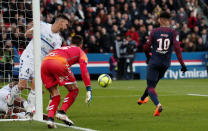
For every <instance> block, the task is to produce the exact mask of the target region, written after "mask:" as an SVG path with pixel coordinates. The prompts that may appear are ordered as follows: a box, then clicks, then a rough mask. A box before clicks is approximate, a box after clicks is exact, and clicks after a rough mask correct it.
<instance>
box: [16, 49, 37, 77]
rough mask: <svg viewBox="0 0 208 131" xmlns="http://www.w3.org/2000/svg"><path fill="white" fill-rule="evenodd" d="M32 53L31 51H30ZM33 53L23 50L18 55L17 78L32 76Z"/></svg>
mask: <svg viewBox="0 0 208 131" xmlns="http://www.w3.org/2000/svg"><path fill="white" fill-rule="evenodd" d="M30 53H33V52H30ZM32 56H33V55H31V54H29V53H27V52H23V54H22V55H21V57H20V68H19V79H24V80H29V79H32V78H34V63H33V57H32Z"/></svg>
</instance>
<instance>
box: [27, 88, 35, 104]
mask: <svg viewBox="0 0 208 131" xmlns="http://www.w3.org/2000/svg"><path fill="white" fill-rule="evenodd" d="M27 101H28V104H29V105H30V106H35V91H33V90H31V91H30V93H29V95H28V97H27Z"/></svg>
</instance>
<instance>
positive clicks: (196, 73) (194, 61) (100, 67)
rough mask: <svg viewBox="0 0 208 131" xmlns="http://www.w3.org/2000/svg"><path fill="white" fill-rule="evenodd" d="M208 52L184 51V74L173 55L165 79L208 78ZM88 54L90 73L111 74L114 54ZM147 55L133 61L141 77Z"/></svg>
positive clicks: (79, 72)
mask: <svg viewBox="0 0 208 131" xmlns="http://www.w3.org/2000/svg"><path fill="white" fill-rule="evenodd" d="M206 55H207V57H208V52H191V53H190V52H184V53H183V59H184V62H185V64H186V66H187V68H188V71H187V72H186V73H185V74H183V73H182V72H181V71H180V69H181V66H180V64H179V62H178V60H177V57H176V55H175V53H173V55H172V60H171V67H170V68H169V69H168V70H167V72H166V73H165V75H164V79H189V78H190V79H193V78H208V73H207V67H206V65H208V60H207V59H208V58H206V57H205V56H206ZM87 56H88V60H89V62H88V66H87V68H88V71H89V73H90V74H103V73H107V74H109V73H110V71H109V59H110V57H111V56H112V54H111V53H104V54H97V53H95V54H87ZM145 60H146V57H145V55H144V53H137V54H136V57H135V61H134V63H133V70H134V73H135V74H138V75H140V79H145V78H146V67H147V64H146V62H145ZM18 68H19V63H18V61H16V63H15V66H14V71H15V74H18V73H17V72H18ZM71 69H72V71H73V73H74V74H75V75H80V74H81V71H80V68H79V65H78V64H76V65H73V66H72V67H71Z"/></svg>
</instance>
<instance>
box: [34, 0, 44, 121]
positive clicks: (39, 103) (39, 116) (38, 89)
mask: <svg viewBox="0 0 208 131" xmlns="http://www.w3.org/2000/svg"><path fill="white" fill-rule="evenodd" d="M32 11H33V47H34V64H35V65H34V67H35V94H36V113H35V115H34V118H33V119H34V120H39V121H41V120H43V96H42V81H41V75H40V74H41V72H40V69H41V40H40V0H33V1H32Z"/></svg>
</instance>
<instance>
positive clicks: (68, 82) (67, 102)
mask: <svg viewBox="0 0 208 131" xmlns="http://www.w3.org/2000/svg"><path fill="white" fill-rule="evenodd" d="M67 72H68V73H67V74H65V75H64V74H63V75H64V76H65V77H64V78H65V79H64V80H62V81H60V85H64V86H65V87H66V88H67V90H68V94H67V95H66V97H65V98H64V101H63V103H62V106H61V108H60V110H59V111H58V113H57V114H56V117H57V118H58V119H60V120H62V121H64V122H65V124H67V125H69V126H71V125H73V124H74V123H73V122H72V121H71V120H70V119H69V118H68V117H67V115H66V112H67V110H68V109H69V108H70V107H71V105H72V104H73V103H74V101H75V99H76V97H77V95H78V93H79V88H78V86H77V84H76V79H75V77H74V74H73V73H72V72H71V69H70V68H68V69H67Z"/></svg>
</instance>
